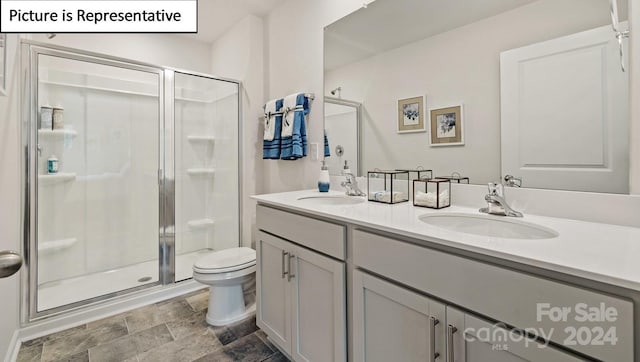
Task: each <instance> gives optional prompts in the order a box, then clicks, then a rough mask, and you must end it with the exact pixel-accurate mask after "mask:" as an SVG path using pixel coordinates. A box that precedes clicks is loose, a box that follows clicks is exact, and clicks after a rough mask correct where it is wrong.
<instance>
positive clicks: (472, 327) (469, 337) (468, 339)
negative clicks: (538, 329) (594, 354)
mask: <svg viewBox="0 0 640 362" xmlns="http://www.w3.org/2000/svg"><path fill="white" fill-rule="evenodd" d="M446 313H447V318H446V320H447V325H446V328H445V329H446V330H447V331H446V338H447V341H448V342H447V344H449V342H452V344H451V346H447V353H448V354H450V355H451V356H448V358H447V361H456V362H462V361H464V362H487V361H492V362H523V361H530V362H577V361H586V360H584V359H581V358H578V357H577V356H575V355H572V354H570V353H568V352H565V351H563V350H560V349H557V348H555V347H553V346H551V345H547V346H544V345H543V344H541V343H540V342H538V341H535V340H533V339H528V338H524V337H522V336H521V335H519V334H517V333H515V332H511V331H510V330H508V329H506V328H505V327H504V326H503V325H500V324H492V323H489V322H487V321H485V320H483V319H480V318H477V317H475V316H473V315H470V314H467V313H464V312H462V311H460V310H457V309H455V308H452V307H447V311H446Z"/></svg>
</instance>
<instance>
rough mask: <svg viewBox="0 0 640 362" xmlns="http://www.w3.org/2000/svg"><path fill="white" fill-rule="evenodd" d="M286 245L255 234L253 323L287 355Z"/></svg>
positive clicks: (287, 260) (288, 344) (283, 242)
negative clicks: (254, 302)
mask: <svg viewBox="0 0 640 362" xmlns="http://www.w3.org/2000/svg"><path fill="white" fill-rule="evenodd" d="M289 245H291V244H290V243H288V242H286V241H284V240H281V239H279V238H276V237H274V236H271V235H269V234H266V233H264V232H260V233H259V239H258V243H257V256H256V266H257V268H256V302H257V313H256V323H257V325H258V327H260V328H262V330H263V331H264V332H265V333H266V334H267V335H268V336H269V337H270V338H271V340H272V341H273V342H274V343H276V344H277V345H278V346H279V347H280V348H282V350H284V351H285V352H287V353H289V354H290V353H291V283H289V282H288V281H287V273H288V269H287V265H288V263H289V252H288V251H287V250H288V249H287V248H288V247H289Z"/></svg>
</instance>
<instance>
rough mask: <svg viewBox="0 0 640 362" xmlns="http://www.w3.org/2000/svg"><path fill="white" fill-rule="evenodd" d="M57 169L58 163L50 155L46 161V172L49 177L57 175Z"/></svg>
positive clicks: (55, 158)
mask: <svg viewBox="0 0 640 362" xmlns="http://www.w3.org/2000/svg"><path fill="white" fill-rule="evenodd" d="M59 168H60V161H58V158H57V157H56V156H54V155H51V157H49V159H48V160H47V172H48V173H49V174H50V175H53V174H56V173H58V170H59Z"/></svg>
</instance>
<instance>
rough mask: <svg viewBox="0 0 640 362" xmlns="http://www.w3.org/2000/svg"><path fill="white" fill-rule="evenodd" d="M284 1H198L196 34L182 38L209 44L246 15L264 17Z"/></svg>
mask: <svg viewBox="0 0 640 362" xmlns="http://www.w3.org/2000/svg"><path fill="white" fill-rule="evenodd" d="M283 2H284V0H200V1H198V33H197V34H182V36H185V37H189V38H192V39H196V40H200V41H204V42H207V43H211V42H213V41H215V40H216V39H218V38H219V37H220V36H221V35H222V34H224V33H225V32H226V31H227V30H228V29H229V28H231V27H232V26H233V25H235V24H236V23H237V22H238V21H240V20H242V19H243V18H244V17H246V16H247V15H256V16H260V17H262V16H265V15H266V14H268V13H269V12H270V11H271V10H272V9H274V8H276V7H277V6H279V5H280V4H281V3H283Z"/></svg>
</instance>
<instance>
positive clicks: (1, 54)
mask: <svg viewBox="0 0 640 362" xmlns="http://www.w3.org/2000/svg"><path fill="white" fill-rule="evenodd" d="M6 79H7V34H2V33H0V95H5V94H7V92H6V89H7V80H6Z"/></svg>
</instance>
